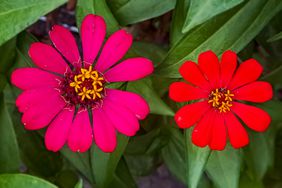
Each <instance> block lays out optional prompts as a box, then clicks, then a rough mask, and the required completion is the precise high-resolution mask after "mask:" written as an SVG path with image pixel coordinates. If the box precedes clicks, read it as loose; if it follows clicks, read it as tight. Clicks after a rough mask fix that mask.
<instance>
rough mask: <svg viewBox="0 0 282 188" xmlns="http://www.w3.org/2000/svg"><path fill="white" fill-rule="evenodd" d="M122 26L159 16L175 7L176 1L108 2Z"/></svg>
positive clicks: (130, 0)
mask: <svg viewBox="0 0 282 188" xmlns="http://www.w3.org/2000/svg"><path fill="white" fill-rule="evenodd" d="M108 2H109V5H110V6H111V7H112V10H113V12H114V14H115V16H116V17H117V19H118V21H119V22H120V23H121V24H122V25H128V24H133V23H137V22H141V21H144V20H148V19H151V18H154V17H157V16H160V15H162V14H164V13H166V12H168V11H170V10H172V9H173V8H174V6H175V2H176V0H150V1H144V0H128V1H124V0H108Z"/></svg>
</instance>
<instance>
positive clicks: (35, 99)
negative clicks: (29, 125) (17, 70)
mask: <svg viewBox="0 0 282 188" xmlns="http://www.w3.org/2000/svg"><path fill="white" fill-rule="evenodd" d="M56 94H58V91H57V90H55V89H54V88H51V87H42V88H36V89H31V90H26V91H24V92H22V93H21V94H20V95H19V96H18V98H17V100H16V106H17V107H18V109H19V111H20V112H25V111H27V110H28V109H30V108H31V107H32V106H34V105H37V104H40V103H42V99H48V98H49V96H52V95H56Z"/></svg>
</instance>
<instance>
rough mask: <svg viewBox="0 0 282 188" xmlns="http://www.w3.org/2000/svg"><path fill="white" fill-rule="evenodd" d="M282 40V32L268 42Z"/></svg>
mask: <svg viewBox="0 0 282 188" xmlns="http://www.w3.org/2000/svg"><path fill="white" fill-rule="evenodd" d="M281 39H282V31H281V32H280V33H277V34H276V35H274V36H273V37H271V38H270V39H268V40H267V42H274V41H277V40H281Z"/></svg>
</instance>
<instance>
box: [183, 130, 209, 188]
mask: <svg viewBox="0 0 282 188" xmlns="http://www.w3.org/2000/svg"><path fill="white" fill-rule="evenodd" d="M184 139H185V142H186V150H185V152H186V157H187V168H186V170H187V171H188V172H187V173H186V174H187V182H188V186H189V188H197V186H198V183H199V181H200V179H201V177H202V174H203V171H204V169H205V165H206V163H207V161H208V157H209V155H210V149H209V148H208V147H206V148H200V147H197V146H195V145H194V144H193V143H192V141H191V129H186V130H185V138H184Z"/></svg>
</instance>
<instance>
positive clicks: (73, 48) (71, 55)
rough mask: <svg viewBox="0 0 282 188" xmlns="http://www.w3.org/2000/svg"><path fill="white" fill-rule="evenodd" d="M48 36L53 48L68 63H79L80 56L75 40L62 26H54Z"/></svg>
mask: <svg viewBox="0 0 282 188" xmlns="http://www.w3.org/2000/svg"><path fill="white" fill-rule="evenodd" d="M49 36H50V38H51V40H52V42H53V44H54V46H55V47H56V48H57V49H58V50H59V51H60V52H61V53H62V55H63V56H64V57H65V58H66V59H67V60H68V61H69V62H70V63H72V64H74V65H75V64H78V63H79V62H80V55H79V51H78V48H77V45H76V42H75V38H74V37H73V35H72V34H71V32H70V31H69V30H67V29H66V28H64V27H63V26H59V25H55V26H53V27H52V30H51V31H50V32H49Z"/></svg>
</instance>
